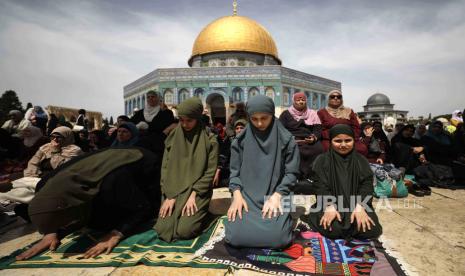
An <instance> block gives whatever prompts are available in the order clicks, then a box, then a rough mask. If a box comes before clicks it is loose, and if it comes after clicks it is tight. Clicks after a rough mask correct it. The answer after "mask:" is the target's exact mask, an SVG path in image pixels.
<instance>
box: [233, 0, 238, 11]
mask: <svg viewBox="0 0 465 276" xmlns="http://www.w3.org/2000/svg"><path fill="white" fill-rule="evenodd" d="M233 15H237V0H234V1H233Z"/></svg>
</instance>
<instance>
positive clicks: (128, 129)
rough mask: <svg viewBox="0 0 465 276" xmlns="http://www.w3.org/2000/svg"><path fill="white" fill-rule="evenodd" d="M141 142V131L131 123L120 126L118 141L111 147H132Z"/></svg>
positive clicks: (117, 135) (117, 134)
mask: <svg viewBox="0 0 465 276" xmlns="http://www.w3.org/2000/svg"><path fill="white" fill-rule="evenodd" d="M137 142H139V130H138V129H137V127H136V125H135V124H133V123H131V122H125V123H122V124H120V125H119V126H118V128H117V130H116V139H115V141H113V144H111V147H113V148H118V147H130V146H134V145H135V144H137Z"/></svg>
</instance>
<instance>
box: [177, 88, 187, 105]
mask: <svg viewBox="0 0 465 276" xmlns="http://www.w3.org/2000/svg"><path fill="white" fill-rule="evenodd" d="M188 98H189V91H188V90H187V89H185V88H183V89H181V90H179V103H182V102H183V101H185V100H187V99H188Z"/></svg>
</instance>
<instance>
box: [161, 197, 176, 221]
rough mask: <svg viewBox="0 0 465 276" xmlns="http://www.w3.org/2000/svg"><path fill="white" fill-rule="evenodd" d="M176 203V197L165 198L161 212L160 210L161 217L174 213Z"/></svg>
mask: <svg viewBox="0 0 465 276" xmlns="http://www.w3.org/2000/svg"><path fill="white" fill-rule="evenodd" d="M175 203H176V199H175V198H171V199H169V198H167V199H165V201H163V203H162V205H161V208H160V212H159V214H158V215H159V217H161V218H166V217H167V216H168V217H170V216H171V214H173V210H174V204H175Z"/></svg>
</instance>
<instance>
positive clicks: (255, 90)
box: [247, 87, 260, 99]
mask: <svg viewBox="0 0 465 276" xmlns="http://www.w3.org/2000/svg"><path fill="white" fill-rule="evenodd" d="M257 95H260V90H258V88H257V87H251V88H250V89H249V93H248V97H247V98H248V99H250V98H252V97H253V96H257Z"/></svg>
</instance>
